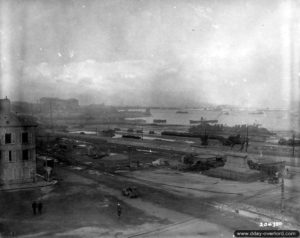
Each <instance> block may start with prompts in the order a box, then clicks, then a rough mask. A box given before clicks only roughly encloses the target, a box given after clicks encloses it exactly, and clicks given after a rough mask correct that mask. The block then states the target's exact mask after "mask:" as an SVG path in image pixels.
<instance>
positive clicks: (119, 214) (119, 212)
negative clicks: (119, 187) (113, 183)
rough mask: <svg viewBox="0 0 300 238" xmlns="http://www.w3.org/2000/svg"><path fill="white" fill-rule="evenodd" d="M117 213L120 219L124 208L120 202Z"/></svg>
mask: <svg viewBox="0 0 300 238" xmlns="http://www.w3.org/2000/svg"><path fill="white" fill-rule="evenodd" d="M117 213H118V219H120V217H121V213H122V207H121V204H120V203H119V202H118V205H117Z"/></svg>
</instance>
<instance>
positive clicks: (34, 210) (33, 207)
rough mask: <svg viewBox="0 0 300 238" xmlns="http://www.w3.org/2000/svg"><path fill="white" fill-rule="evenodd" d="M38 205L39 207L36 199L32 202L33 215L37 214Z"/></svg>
mask: <svg viewBox="0 0 300 238" xmlns="http://www.w3.org/2000/svg"><path fill="white" fill-rule="evenodd" d="M36 207H37V204H36V201H34V202H33V203H32V212H33V215H36Z"/></svg>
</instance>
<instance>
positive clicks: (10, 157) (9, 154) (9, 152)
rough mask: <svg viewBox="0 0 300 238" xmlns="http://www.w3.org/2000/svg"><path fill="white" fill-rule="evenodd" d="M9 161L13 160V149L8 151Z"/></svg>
mask: <svg viewBox="0 0 300 238" xmlns="http://www.w3.org/2000/svg"><path fill="white" fill-rule="evenodd" d="M8 161H9V162H12V153H11V151H8Z"/></svg>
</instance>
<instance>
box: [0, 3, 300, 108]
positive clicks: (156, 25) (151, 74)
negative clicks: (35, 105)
mask: <svg viewBox="0 0 300 238" xmlns="http://www.w3.org/2000/svg"><path fill="white" fill-rule="evenodd" d="M0 4H1V5H0V7H1V14H0V17H1V25H0V27H1V37H0V39H1V81H0V83H1V85H0V86H1V97H4V96H6V95H7V96H9V97H10V98H12V99H13V100H20V99H22V100H28V101H33V100H35V101H36V100H37V99H39V98H40V97H42V96H51V97H62V98H69V97H75V98H78V99H80V102H81V104H88V103H105V104H112V105H153V106H194V105H199V104H201V103H213V104H232V105H239V106H249V107H252V106H254V107H256V106H258V107H286V106H288V104H289V102H290V100H291V95H292V93H291V91H292V89H293V88H295V87H294V85H295V79H293V74H291V65H292V64H294V61H295V60H294V61H293V60H292V59H293V56H292V55H291V51H292V50H291V49H292V48H293V47H295V46H294V45H292V44H291V42H293V37H295V36H293V34H294V33H295V30H294V28H293V22H294V20H295V18H294V17H293V14H294V15H296V14H295V13H298V14H299V11H298V9H297V8H295V6H294V4H295V2H293V1H288V0H226V1H225V0H224V1H223V0H215V1H214V0H206V1H205V0H194V1H193V0H64V1H62V0H44V1H43V0H28V1H21V0H19V1H16V0H0ZM291 22H292V23H291ZM291 29H292V30H291ZM291 33H293V34H291ZM297 36H298V35H297ZM291 47H292V48H291ZM294 58H295V57H294ZM293 70H295V67H293ZM297 70H298V68H297ZM291 75H292V76H291ZM296 75H299V73H298V72H296ZM296 81H298V79H296ZM297 92H299V91H297ZM294 94H295V92H294Z"/></svg>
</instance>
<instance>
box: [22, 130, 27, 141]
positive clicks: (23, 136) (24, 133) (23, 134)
mask: <svg viewBox="0 0 300 238" xmlns="http://www.w3.org/2000/svg"><path fill="white" fill-rule="evenodd" d="M22 143H23V144H27V143H28V132H23V133H22Z"/></svg>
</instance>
